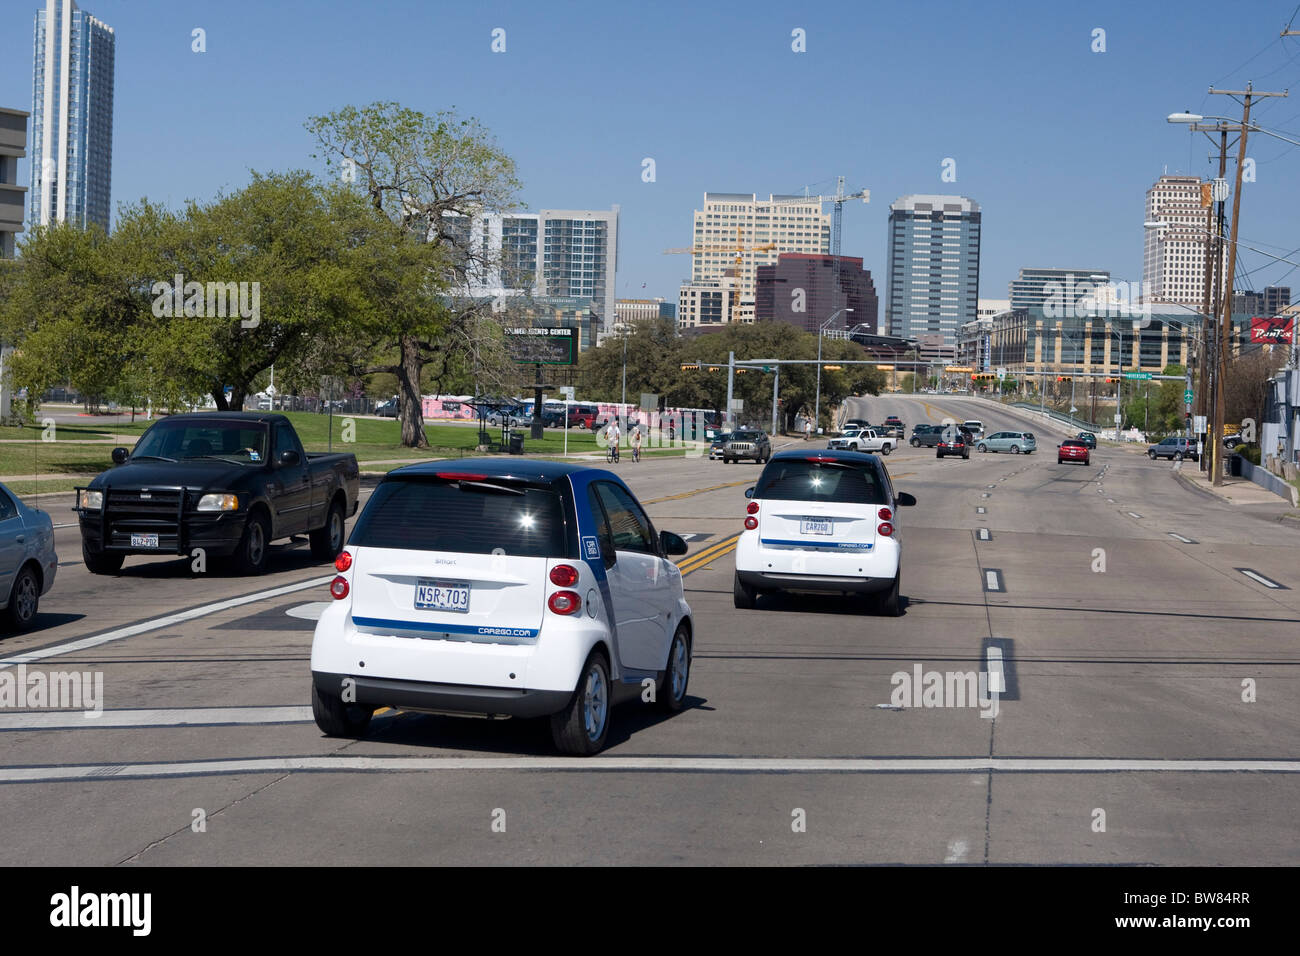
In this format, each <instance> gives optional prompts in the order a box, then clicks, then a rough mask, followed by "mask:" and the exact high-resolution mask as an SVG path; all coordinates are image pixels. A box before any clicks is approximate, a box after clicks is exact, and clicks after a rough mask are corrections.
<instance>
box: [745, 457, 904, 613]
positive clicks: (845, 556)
mask: <svg viewBox="0 0 1300 956" xmlns="http://www.w3.org/2000/svg"><path fill="white" fill-rule="evenodd" d="M745 496H746V497H747V498H749V502H748V504H747V505H746V507H745V511H746V514H745V521H744V525H745V530H744V531H743V532H741V535H740V539H739V541H738V542H737V544H736V574H735V578H734V581H733V585H732V600H733V603H734V605H735V606H736V607H738V608H752V607H754V606H755V602H756V600H757V599H758V598H759V597H760V596H762V595H763V594H767V593H775V592H778V591H813V592H831V593H840V594H853V595H864V596H867V597H869V598H870V599H871V600H872V602H873V604H874V605H875V608H876V609H877V610H878V611H879V612H880V613H882V614H885V615H889V616H894V615H897V614H899V613H900V612H901V604H900V599H899V586H900V581H901V563H902V562H901V558H902V545H901V544H900V542H899V540H898V533H897V514H896V513H897V510H898V509H899V508H900V507H905V506H909V505H914V504H916V499H915V498H913V497H912V496H911V495H909V494H899V493H896V492H895V490H894V485H893V482H892V481H891V480H890V477H889V472H888V470H886V468H885V464H884V462H883V461H882V460H881V459H880V458H879V457H877V456H875V455H864V454H862V453H860V452H853V451H822V452H814V453H812V454H809V453H808V452H805V451H783V452H778V453H777V454H776V455H773V456H772V460H771V461H769V462H768V463H767V466H766V467H765V468H764V469H763V473H762V474H761V475H759V478H758V483H757V484H756V485H755V486H754V487H753V488H750V489H748V490H747V491H746V492H745Z"/></svg>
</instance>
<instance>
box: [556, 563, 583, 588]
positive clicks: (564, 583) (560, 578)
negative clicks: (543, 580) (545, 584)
mask: <svg viewBox="0 0 1300 956" xmlns="http://www.w3.org/2000/svg"><path fill="white" fill-rule="evenodd" d="M551 583H552V584H558V585H559V586H560V587H562V588H571V587H573V586H574V585H575V584H577V583H578V569H577V568H575V567H573V566H572V565H568V564H557V565H556V566H555V567H553V568H551Z"/></svg>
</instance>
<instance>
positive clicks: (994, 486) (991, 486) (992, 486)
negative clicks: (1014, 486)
mask: <svg viewBox="0 0 1300 956" xmlns="http://www.w3.org/2000/svg"><path fill="white" fill-rule="evenodd" d="M1002 480H1003V481H1005V480H1006V479H1005V478H1004V479H1002ZM989 487H990V488H996V487H997V485H989Z"/></svg>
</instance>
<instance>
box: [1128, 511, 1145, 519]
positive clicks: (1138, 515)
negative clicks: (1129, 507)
mask: <svg viewBox="0 0 1300 956" xmlns="http://www.w3.org/2000/svg"><path fill="white" fill-rule="evenodd" d="M1125 514H1127V515H1128V516H1129V517H1130V518H1141V517H1142V516H1141V515H1140V514H1138V513H1137V512H1136V511H1127V512H1125Z"/></svg>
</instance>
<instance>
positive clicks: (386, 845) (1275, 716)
mask: <svg viewBox="0 0 1300 956" xmlns="http://www.w3.org/2000/svg"><path fill="white" fill-rule="evenodd" d="M991 408H992V407H991V406H989V405H986V404H984V403H979V402H974V401H971V400H962V399H949V398H945V397H930V396H925V397H924V400H922V398H920V397H918V398H911V397H898V396H886V397H881V398H871V399H866V400H862V402H861V404H859V405H858V406H857V408H856V410H855V411H854V412H853V414H855V415H857V416H859V417H865V418H868V419H870V420H871V421H878V420H880V419H882V418H883V417H884V416H885V415H888V414H898V415H900V416H901V417H903V419H904V420H905V421H906V422H907V423H908V426H909V429H910V427H911V425H912V424H913V423H915V422H919V421H931V422H938V421H941V420H942V418H943V417H944V416H945V415H952V417H954V418H958V419H963V418H968V417H978V418H981V419H983V420H984V422H985V424H986V426H988V427H989V428H990V429H993V430H997V429H1004V428H1010V427H1016V426H1019V427H1026V426H1025V425H1024V424H1023V423H1022V422H1020V421H1018V420H1017V419H1015V418H1014V417H1012V415H1011V413H1007V412H1003V411H1001V410H999V409H996V408H992V410H990V409H991ZM793 444H795V445H796V446H802V445H803V443H802V442H794V443H793ZM1043 444H1044V445H1045V446H1046V447H1045V448H1044V450H1043V451H1041V452H1040V453H1038V454H1035V455H1031V456H1023V455H1022V456H1011V455H978V454H976V455H973V456H972V458H971V459H970V460H969V461H964V460H961V459H945V460H942V461H939V460H936V459H935V458H934V454H933V451H932V450H930V449H920V450H914V449H911V448H903V449H901V450H900V451H898V452H896V453H894V454H893V455H891V456H890V457H889V458H888V459H887V463H888V465H889V468H890V470H891V473H892V474H893V475H894V478H895V484H896V486H897V487H898V488H899V489H901V490H905V491H910V492H912V493H913V494H915V495H916V496H917V498H918V499H919V505H918V506H917V507H916V508H914V509H909V510H908V511H907V512H905V513H904V514H903V515H902V516H901V535H902V540H903V542H904V547H905V556H904V564H903V587H902V591H903V594H904V595H905V603H906V612H905V613H904V614H903V616H901V617H899V618H896V619H883V618H875V617H871V616H867V615H864V614H862V613H861V612H860V611H859V610H858V609H857V608H856V607H854V606H853V605H852V604H850V603H848V602H842V601H837V600H831V599H824V598H787V599H762V600H760V603H759V607H758V608H757V609H755V610H752V611H737V610H735V609H734V608H733V607H732V603H731V594H730V591H731V578H732V572H733V567H734V566H733V562H732V558H731V555H730V545H728V543H727V542H728V541H729V539H731V538H732V537H733V536H734V535H735V534H736V533H737V532H738V531H739V530H740V526H741V519H742V517H743V505H744V501H745V499H744V496H743V492H744V488H745V487H746V486H747V485H748V484H749V483H751V482H752V481H753V480H754V479H755V478H756V477H757V475H758V471H759V468H758V466H756V465H752V464H738V465H723V464H722V463H720V462H708V461H705V460H702V459H696V460H667V461H664V460H651V459H647V460H645V461H643V462H642V463H640V464H639V465H633V464H631V462H630V461H627V460H624V462H623V463H622V464H620V465H619V466H617V467H618V469H619V471H620V473H621V474H623V475H624V476H625V477H627V478H628V480H629V482H630V484H631V485H632V487H633V489H634V490H635V491H636V492H637V494H638V495H639V496H640V497H641V499H642V500H643V501H645V502H648V503H649V504H648V507H649V510H650V512H651V514H652V516H653V517H654V520H655V522H656V524H657V525H658V526H659V527H660V528H667V529H670V530H674V531H678V532H683V533H687V534H690V535H692V538H691V541H690V543H691V546H692V553H691V555H688V557H687V558H686V559H685V561H686V565H685V566H686V567H688V568H691V569H692V570H691V571H690V573H689V574H688V575H687V577H686V583H687V588H688V598H689V600H690V601H691V604H692V606H693V607H694V610H695V613H696V619H697V622H698V623H697V633H698V645H697V648H696V657H695V665H694V671H693V673H692V677H691V685H690V706H689V707H688V708H687V709H686V710H685V711H683V712H682V713H680V714H678V715H676V716H674V717H671V718H665V717H662V716H660V715H659V714H658V713H657V712H651V711H650V709H649V708H644V707H642V705H640V704H631V705H626V706H624V707H622V708H620V709H619V710H618V711H617V712H616V714H615V724H614V728H613V733H612V737H611V742H612V745H611V746H610V748H609V750H608V751H607V752H606V753H605V754H602V755H601V756H598V757H595V758H591V759H589V760H585V761H584V760H573V759H560V758H556V757H555V756H553V754H552V752H551V749H550V746H549V737H548V734H547V731H546V728H545V725H544V724H542V723H538V722H522V721H507V722H489V721H482V720H465V719H455V718H446V717H434V716H427V715H416V714H402V715H396V714H391V713H390V714H386V715H382V716H381V717H379V718H378V719H377V720H376V722H375V725H374V728H375V729H374V732H373V734H372V736H371V738H369V739H367V740H365V741H360V742H341V741H337V740H330V739H326V738H323V737H321V736H320V734H319V733H318V732H317V731H316V728H315V726H314V724H313V723H311V721H310V715H309V713H308V712H307V710H306V705H307V703H308V690H309V683H308V651H309V647H310V641H311V629H312V626H313V622H312V615H313V613H314V609H313V607H312V606H311V605H312V604H313V603H316V602H321V601H323V600H324V599H325V598H326V595H325V591H324V587H323V584H322V582H323V581H324V580H327V579H328V577H329V576H330V575H331V573H332V571H331V569H329V568H328V567H326V566H321V565H319V564H315V563H313V562H312V561H311V559H310V557H309V556H308V554H307V553H306V547H305V544H303V545H299V546H295V547H289V548H282V549H280V551H279V553H277V554H276V556H275V558H274V560H273V570H272V572H271V573H269V574H267V575H265V576H263V577H261V578H258V579H243V578H232V577H220V576H216V575H207V574H205V575H195V574H192V573H190V571H189V569H188V565H187V562H185V561H181V560H179V559H171V560H169V559H155V560H149V561H141V560H138V559H137V560H133V561H130V562H129V563H128V565H127V567H126V569H125V571H124V573H123V574H122V575H120V576H117V577H91V576H89V575H87V574H86V573H85V571H84V569H82V567H81V565H80V561H79V560H78V559H79V553H78V550H77V547H78V546H77V538H76V533H75V528H72V527H66V528H61V529H59V531H58V532H57V535H58V546H59V553H60V556H61V558H62V559H63V561H64V566H63V567H61V569H60V577H59V580H58V583H57V585H56V587H55V589H54V590H53V591H52V592H51V593H50V594H49V595H48V596H47V597H46V599H45V601H44V602H43V604H42V611H43V613H42V618H41V625H42V626H41V628H40V630H38V631H35V632H33V633H30V634H27V635H22V636H16V637H8V638H6V639H4V640H0V664H4V663H7V664H9V665H10V667H11V670H10V671H9V672H13V671H12V668H14V667H15V666H16V665H17V663H18V662H19V659H20V655H28V656H29V657H35V656H36V655H40V654H42V653H45V654H53V655H54V656H50V657H48V658H45V659H40V660H33V661H32V663H30V664H29V665H28V666H29V667H30V668H32V669H33V670H34V669H37V668H38V667H40V668H45V667H48V668H58V669H62V670H74V669H75V670H81V669H88V670H96V671H102V672H103V673H104V675H105V688H104V694H105V707H106V709H107V710H106V712H105V714H104V716H103V717H101V718H98V719H93V720H92V719H86V718H85V717H83V716H81V715H80V714H77V713H73V714H71V715H69V714H68V713H66V712H64V713H61V714H50V713H42V714H35V715H33V714H24V713H18V712H15V711H13V710H3V709H0V740H2V741H3V743H4V744H5V747H4V748H3V751H0V753H2V754H3V756H0V783H2V784H3V785H0V813H3V814H4V816H5V819H6V820H8V821H10V827H9V839H8V840H6V841H5V845H4V848H3V849H0V863H4V864H10V865H13V864H19V863H23V864H27V863H31V862H33V861H39V862H41V863H47V864H93V865H102V864H118V863H145V864H163V865H167V864H193V863H201V864H235V863H311V864H316V863H319V864H329V865H336V864H337V863H339V862H340V861H346V862H349V863H372V864H381V865H383V864H417V863H450V864H458V863H550V864H572V863H613V862H625V863H646V864H672V863H682V862H692V863H791V864H816V863H864V862H871V863H896V862H897V863H927V864H928V863H945V862H949V863H983V862H991V863H1024V862H1033V863H1061V862H1080V863H1160V864H1174V863H1177V864H1247V865H1257V864H1285V863H1294V862H1295V861H1296V850H1295V846H1296V823H1295V821H1296V819H1297V816H1298V815H1297V810H1298V809H1300V759H1297V758H1298V755H1297V753H1296V741H1297V740H1298V739H1300V733H1298V732H1300V694H1297V693H1296V675H1297V664H1300V650H1298V647H1297V643H1296V634H1297V633H1300V629H1298V628H1297V624H1300V597H1298V595H1300V566H1298V565H1297V562H1296V561H1295V554H1296V550H1295V549H1296V545H1297V531H1296V529H1295V527H1294V525H1293V524H1292V523H1287V522H1282V521H1279V520H1276V518H1277V515H1276V514H1274V513H1271V512H1269V511H1267V510H1257V511H1253V512H1252V511H1245V510H1243V509H1234V508H1232V507H1231V506H1228V505H1225V504H1223V503H1222V502H1219V501H1215V500H1211V499H1209V498H1207V497H1206V496H1204V495H1202V494H1198V493H1197V492H1196V491H1194V490H1192V489H1189V488H1187V487H1185V486H1184V485H1183V484H1182V483H1181V482H1179V481H1177V479H1176V476H1175V475H1174V474H1173V473H1172V471H1171V468H1172V466H1171V465H1170V464H1169V463H1159V464H1157V463H1153V462H1150V461H1148V460H1147V459H1145V458H1144V457H1141V456H1138V455H1133V454H1128V453H1125V452H1124V451H1122V450H1120V449H1112V450H1106V449H1103V450H1101V451H1099V452H1098V453H1097V456H1096V458H1095V464H1094V465H1093V466H1092V467H1088V468H1085V467H1083V466H1078V465H1058V464H1057V463H1056V460H1055V455H1054V454H1052V452H1054V450H1055V447H1054V446H1055V441H1054V440H1051V439H1045V440H1044V443H1043ZM809 447H814V446H813V445H812V443H809ZM980 509H983V511H981V510H980ZM55 516H56V521H59V522H60V523H62V522H64V521H70V515H67V516H64V517H60V515H59V513H57V512H56V515H55ZM1103 567H1104V570H1101V568H1103ZM1239 569H1246V570H1249V571H1251V572H1253V573H1254V574H1255V575H1257V577H1256V578H1252V577H1250V576H1248V575H1247V574H1246V573H1244V572H1243V571H1242V570H1239ZM990 572H993V573H992V574H991V575H990ZM1269 581H1271V582H1275V583H1277V584H1279V585H1282V586H1283V587H1282V588H1271V587H1268V586H1267V584H1266V583H1265V582H1269ZM313 582H315V583H313ZM304 585H306V586H304ZM991 588H996V589H995V590H994V589H991ZM87 638H89V640H86V639H87ZM101 640H102V642H99V641H101ZM999 653H1000V660H1001V664H1000V667H999V666H998V665H997V663H996V660H997V658H998V655H999ZM991 659H992V660H994V661H995V663H993V664H992V665H991V664H990V660H991ZM917 667H919V668H921V670H922V672H928V671H938V672H941V673H946V672H954V673H956V672H964V671H972V670H985V669H988V668H990V667H991V668H992V669H993V670H994V671H995V672H1000V674H1001V675H1002V686H1003V688H1004V690H1003V693H1002V694H1001V695H1000V699H999V700H998V712H997V715H996V716H994V717H982V716H981V709H980V708H978V707H946V708H939V707H926V706H915V707H911V708H907V709H897V708H896V707H894V706H893V705H892V704H891V695H892V694H893V692H894V689H895V684H894V682H893V681H892V680H891V678H892V677H893V675H895V674H897V673H899V672H902V673H906V674H911V673H913V672H914V668H917ZM3 673H6V672H4V671H0V675H3ZM1243 682H1248V683H1250V682H1253V687H1254V701H1253V702H1249V703H1248V702H1245V701H1243ZM1247 696H1250V695H1249V694H1247ZM922 703H923V701H922ZM985 709H987V708H985ZM196 811H202V817H203V819H204V821H205V829H204V830H203V831H202V832H195V830H194V829H193V827H192V821H193V820H194V819H195V816H196ZM1103 814H1104V830H1103V829H1102V828H1101V821H1103ZM801 820H802V821H804V823H805V824H806V826H805V827H804V828H800V827H799V826H798V825H797V824H799V822H800V821H801ZM502 821H504V832H497V831H499V830H500V828H501V823H502ZM494 822H495V823H496V824H497V826H496V828H495V829H494Z"/></svg>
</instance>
